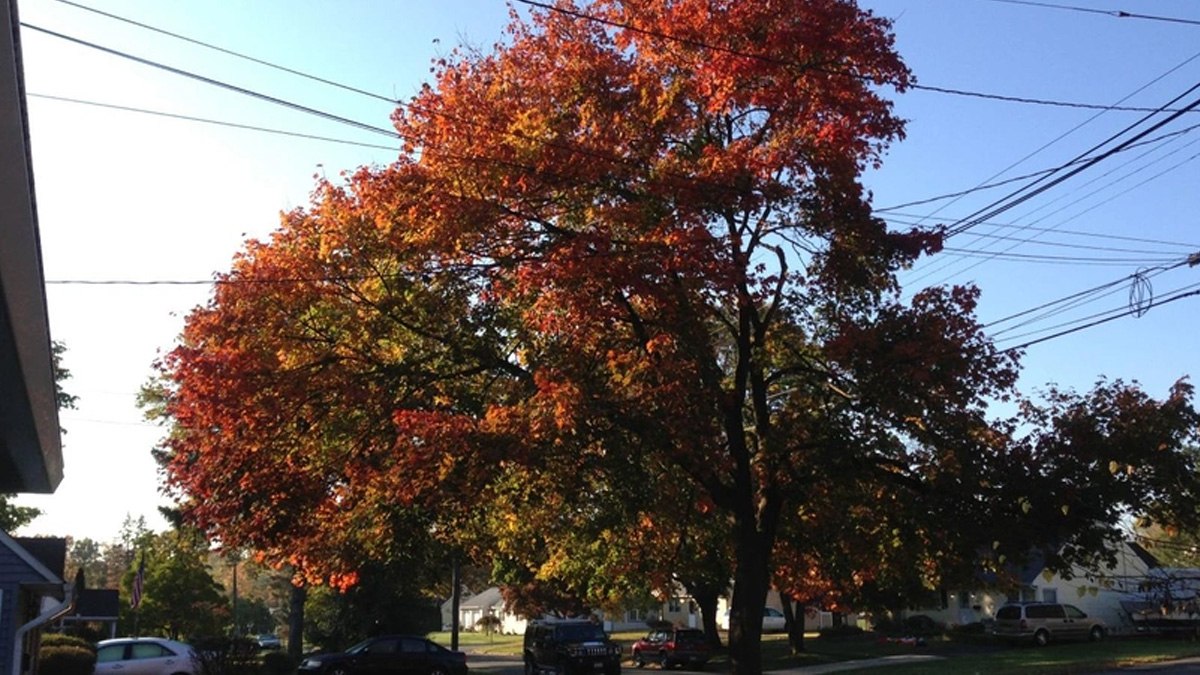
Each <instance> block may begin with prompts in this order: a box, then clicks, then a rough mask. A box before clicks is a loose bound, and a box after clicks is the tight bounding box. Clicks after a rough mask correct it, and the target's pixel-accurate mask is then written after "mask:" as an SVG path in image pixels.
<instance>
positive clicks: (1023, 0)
mask: <svg viewBox="0 0 1200 675" xmlns="http://www.w3.org/2000/svg"><path fill="white" fill-rule="evenodd" d="M991 1H992V2H999V3H1003V4H1006V5H1027V6H1029V7H1044V8H1047V9H1065V10H1069V11H1072V12H1086V13H1088V14H1103V15H1105V16H1111V17H1115V18H1118V19H1146V20H1148V21H1165V22H1168V23H1182V24H1187V25H1190V26H1200V20H1196V19H1182V18H1179V17H1174V16H1155V15H1153V14H1136V13H1134V12H1126V11H1124V10H1121V9H1096V8H1094V7H1076V6H1074V5H1059V4H1055V3H1051V2H1033V1H1032V0H991Z"/></svg>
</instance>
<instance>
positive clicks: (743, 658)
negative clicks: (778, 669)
mask: <svg viewBox="0 0 1200 675" xmlns="http://www.w3.org/2000/svg"><path fill="white" fill-rule="evenodd" d="M736 529H737V531H738V533H737V535H735V536H737V538H738V542H737V569H736V570H735V571H734V575H733V599H732V602H731V603H730V608H729V662H730V665H731V666H732V672H733V675H761V674H762V671H763V668H762V617H763V609H764V608H765V607H766V605H767V586H768V583H767V580H768V579H769V578H770V575H769V574H768V571H767V570H768V552H769V551H770V547H769V546H765V545H764V543H765V542H764V537H763V536H762V535H761V534H760V533H759V532H757V530H756V528H754V527H753V526H750V527H739V528H736Z"/></svg>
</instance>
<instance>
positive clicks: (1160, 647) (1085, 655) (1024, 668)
mask: <svg viewBox="0 0 1200 675" xmlns="http://www.w3.org/2000/svg"><path fill="white" fill-rule="evenodd" d="M643 634H644V633H643V632H630V633H616V634H614V635H613V638H614V639H615V640H617V641H618V642H619V643H621V645H622V646H623V647H624V648H625V651H626V653H627V654H628V652H629V648H630V646H631V645H632V644H633V642H634V641H635V640H637V639H638V638H639V637H641V636H642V635H643ZM429 637H430V638H431V639H433V640H435V641H436V642H438V643H439V644H442V645H446V646H449V645H450V634H449V633H432V634H430V635H429ZM458 644H459V648H460V649H463V650H467V651H471V652H475V653H484V654H494V655H508V656H514V657H519V656H520V654H521V636H519V635H487V634H484V633H468V632H464V633H461V634H460V635H459V641H458ZM805 646H806V648H807V651H806V653H805V654H802V655H799V656H792V655H791V654H790V653H789V651H790V650H789V649H788V645H787V639H786V637H785V636H783V635H764V636H763V667H764V670H767V671H771V670H781V669H786V668H797V667H803V666H813V665H821V664H827V663H834V662H843V661H852V660H856V659H869V658H876V657H881V656H891V655H897V654H932V655H936V656H944V657H946V658H945V660H942V661H926V662H922V663H919V664H912V665H907V666H905V665H898V666H891V667H889V668H887V670H886V671H879V670H875V669H871V670H867V669H860V670H847V671H843V672H846V673H866V672H871V673H875V674H876V675H879V673H880V672H886V673H888V675H911V674H913V673H922V674H924V673H930V674H932V675H938V674H940V673H945V674H947V675H949V674H951V673H953V674H955V675H959V674H970V673H987V674H989V675H990V674H991V673H1001V674H1004V673H1035V674H1036V673H1043V674H1051V673H1064V674H1076V673H1085V672H1089V671H1094V670H1099V669H1103V668H1111V667H1116V666H1127V665H1134V664H1138V663H1152V662H1155V661H1163V660H1167V659H1173V658H1182V657H1185V656H1200V642H1193V641H1189V640H1167V639H1154V638H1129V639H1112V640H1106V641H1104V642H1101V643H1075V644H1061V645H1050V646H1049V647H1045V648H1041V649H1039V648H1035V647H1007V646H1002V645H996V644H991V643H988V642H987V641H985V640H980V641H979V642H976V643H974V644H972V643H965V644H964V643H960V642H950V641H947V640H939V639H931V640H930V641H929V643H928V644H927V645H925V646H923V647H911V646H905V645H900V644H889V643H881V642H880V641H879V640H878V639H876V638H875V637H874V636H871V635H864V636H862V637H855V638H832V639H829V638H824V639H823V638H819V637H817V636H816V634H810V635H809V637H808V639H807V640H806V641H805ZM728 661H729V659H728V656H727V654H725V653H724V652H721V653H718V654H717V655H716V657H715V658H714V659H713V662H712V664H711V665H710V666H709V668H708V670H709V671H710V672H721V671H725V672H728Z"/></svg>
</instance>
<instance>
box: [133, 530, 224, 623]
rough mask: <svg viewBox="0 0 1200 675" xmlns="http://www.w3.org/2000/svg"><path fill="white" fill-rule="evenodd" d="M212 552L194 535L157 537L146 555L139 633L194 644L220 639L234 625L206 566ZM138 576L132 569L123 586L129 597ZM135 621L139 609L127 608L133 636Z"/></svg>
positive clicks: (182, 533) (152, 541)
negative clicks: (205, 638) (198, 639)
mask: <svg viewBox="0 0 1200 675" xmlns="http://www.w3.org/2000/svg"><path fill="white" fill-rule="evenodd" d="M207 553H208V550H207V544H206V543H205V542H204V541H202V540H201V539H199V538H198V537H197V536H196V535H195V534H193V533H191V532H186V531H179V530H172V531H169V532H164V533H162V534H158V535H155V536H153V537H152V539H151V541H150V545H149V546H148V547H147V548H145V549H143V551H142V553H141V555H144V556H145V564H146V572H145V579H144V583H143V587H142V589H143V593H142V602H141V605H140V606H139V607H138V608H137V610H136V611H137V617H136V621H137V624H138V632H139V633H142V634H146V635H166V636H167V637H170V638H172V639H194V638H196V637H202V636H211V635H218V634H220V633H222V632H223V629H224V627H225V626H227V625H229V621H230V618H231V617H230V613H229V607H228V602H227V601H226V600H225V598H224V596H223V591H224V589H223V588H222V587H221V585H220V584H218V583H217V582H216V581H215V580H214V579H213V578H212V574H211V573H210V571H209V568H208V564H207V563H206V562H205V561H206V557H207ZM135 574H136V569H135V568H134V567H132V566H131V567H130V569H129V570H128V571H127V572H126V573H125V577H124V578H123V579H122V581H121V587H122V589H123V590H124V591H125V592H126V594H127V597H128V593H129V592H130V590H131V589H132V586H133V578H134V575H135ZM134 621H135V616H134V610H133V609H132V608H131V607H129V606H128V605H127V604H126V605H124V606H122V607H121V625H122V627H123V628H124V630H126V631H129V632H132V631H133V625H134Z"/></svg>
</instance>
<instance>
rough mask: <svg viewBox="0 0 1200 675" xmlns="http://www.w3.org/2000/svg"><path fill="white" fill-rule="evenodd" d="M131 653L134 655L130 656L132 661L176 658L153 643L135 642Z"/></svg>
mask: <svg viewBox="0 0 1200 675" xmlns="http://www.w3.org/2000/svg"><path fill="white" fill-rule="evenodd" d="M131 651H132V653H131V654H130V655H129V658H131V659H157V658H159V657H160V656H174V654H172V653H171V652H169V651H167V650H166V649H163V648H162V647H160V646H158V645H156V644H154V643H153V642H135V643H134V645H133V649H132V650H131Z"/></svg>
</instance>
